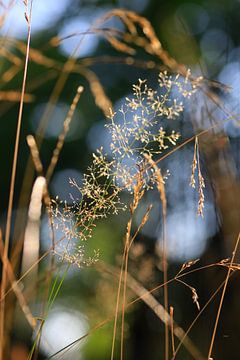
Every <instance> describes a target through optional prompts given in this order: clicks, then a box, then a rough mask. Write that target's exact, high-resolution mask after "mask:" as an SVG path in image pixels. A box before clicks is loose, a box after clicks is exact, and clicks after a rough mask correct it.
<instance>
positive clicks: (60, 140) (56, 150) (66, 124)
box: [46, 86, 83, 182]
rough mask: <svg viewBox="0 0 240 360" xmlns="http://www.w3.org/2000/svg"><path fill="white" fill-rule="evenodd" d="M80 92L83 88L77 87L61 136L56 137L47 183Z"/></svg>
mask: <svg viewBox="0 0 240 360" xmlns="http://www.w3.org/2000/svg"><path fill="white" fill-rule="evenodd" d="M82 92H83V87H82V86H79V87H78V89H77V93H76V95H75V97H74V99H73V101H72V104H71V105H70V108H69V111H68V114H67V116H66V119H65V120H64V122H63V130H62V132H61V134H60V135H59V137H58V141H57V144H56V147H55V149H54V151H53V155H52V158H51V161H50V164H49V167H48V169H47V173H46V180H47V182H49V180H50V178H51V177H52V174H53V172H54V169H55V167H56V164H57V162H58V158H59V155H60V152H61V150H62V147H63V145H64V141H65V138H66V135H67V133H68V130H69V127H70V124H71V121H72V118H73V115H74V112H75V110H76V107H77V104H78V102H79V100H80V97H81V94H82Z"/></svg>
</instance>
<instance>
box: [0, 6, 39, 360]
mask: <svg viewBox="0 0 240 360" xmlns="http://www.w3.org/2000/svg"><path fill="white" fill-rule="evenodd" d="M32 4H33V0H31V2H30V11H29V19H28V21H27V26H28V35H27V46H26V57H25V65H24V72H23V81H22V90H21V97H20V105H19V112H18V120H17V131H16V138H15V146H14V155H13V164H12V173H11V181H10V191H9V201H8V209H7V221H6V233H5V244H4V250H3V270H2V283H1V292H2V294H4V292H5V289H6V286H7V271H8V270H7V267H6V266H7V265H6V264H7V259H8V252H9V243H10V230H11V219H12V210H13V198H14V187H15V179H16V170H17V159H18V150H19V142H20V131H21V124H22V115H23V104H24V96H25V89H26V81H27V71H28V61H29V49H30V41H31V18H32ZM4 313H5V300H4V299H3V300H2V304H1V322H2V323H3V324H4ZM3 326H4V325H1V329H2V327H3ZM0 344H1V346H2V345H3V334H2V333H1V338H0ZM0 360H2V352H1V353H0Z"/></svg>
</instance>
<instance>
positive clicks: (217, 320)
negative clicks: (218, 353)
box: [208, 232, 240, 360]
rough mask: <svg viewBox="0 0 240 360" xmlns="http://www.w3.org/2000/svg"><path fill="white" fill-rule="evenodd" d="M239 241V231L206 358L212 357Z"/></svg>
mask: <svg viewBox="0 0 240 360" xmlns="http://www.w3.org/2000/svg"><path fill="white" fill-rule="evenodd" d="M239 242H240V232H239V234H238V237H237V240H236V243H235V246H234V249H233V252H232V257H231V261H230V264H229V267H228V271H227V275H226V279H225V281H224V286H223V291H222V295H221V299H220V303H219V306H218V311H217V316H216V321H215V324H214V328H213V333H212V338H211V343H210V346H209V351H208V360H211V358H212V351H213V345H214V341H215V336H216V332H217V327H218V323H219V319H220V314H221V310H222V306H223V300H224V297H225V293H226V290H227V285H228V281H229V278H230V275H231V271H232V266H233V263H234V260H235V257H236V253H237V251H238V246H239Z"/></svg>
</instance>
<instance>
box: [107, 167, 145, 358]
mask: <svg viewBox="0 0 240 360" xmlns="http://www.w3.org/2000/svg"><path fill="white" fill-rule="evenodd" d="M143 195H144V190H143V178H142V172H141V171H139V172H138V174H137V181H136V184H135V185H134V187H133V201H132V203H131V204H130V214H131V217H130V219H129V221H128V223H127V232H126V235H125V244H124V252H123V257H122V264H121V270H120V274H119V281H118V291H117V301H116V307H115V318H114V329H113V339H112V350H111V360H113V359H114V349H115V340H116V332H117V320H118V312H119V304H120V295H121V286H122V282H123V297H122V321H121V347H120V359H121V360H123V357H124V354H123V352H124V326H125V306H126V288H127V274H128V259H129V250H130V246H131V244H132V241H133V239H132V240H130V239H131V230H132V222H133V215H134V212H135V210H136V209H137V207H138V204H139V202H140V200H141V198H142V197H143ZM148 213H149V211H148ZM146 221H147V214H145V216H144V217H143V221H142V222H141V225H140V226H141V227H142V226H143V225H144V224H145V223H146ZM139 230H140V229H139ZM135 237H136V234H135V236H134V238H135Z"/></svg>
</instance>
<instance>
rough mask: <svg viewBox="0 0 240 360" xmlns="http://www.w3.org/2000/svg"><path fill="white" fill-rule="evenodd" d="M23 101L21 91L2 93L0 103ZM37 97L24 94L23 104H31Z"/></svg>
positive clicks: (0, 92)
mask: <svg viewBox="0 0 240 360" xmlns="http://www.w3.org/2000/svg"><path fill="white" fill-rule="evenodd" d="M20 99H21V93H20V92H19V91H13V90H9V91H0V101H11V102H18V101H19V100H20ZM34 99H35V97H34V96H33V95H31V94H24V96H23V102H25V103H30V102H33V101H34Z"/></svg>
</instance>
